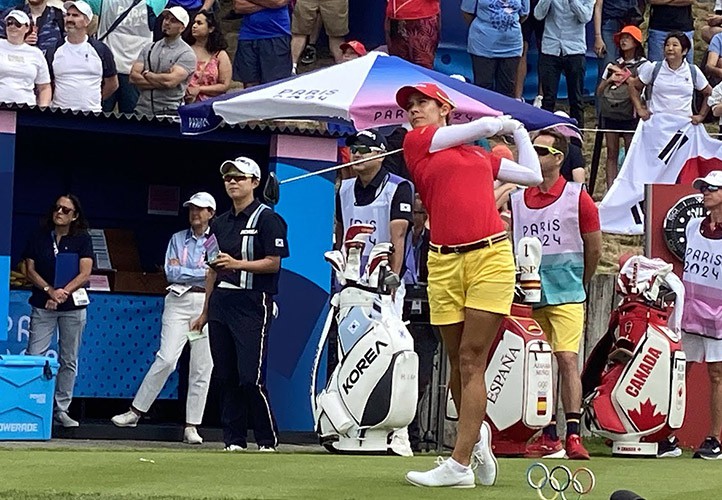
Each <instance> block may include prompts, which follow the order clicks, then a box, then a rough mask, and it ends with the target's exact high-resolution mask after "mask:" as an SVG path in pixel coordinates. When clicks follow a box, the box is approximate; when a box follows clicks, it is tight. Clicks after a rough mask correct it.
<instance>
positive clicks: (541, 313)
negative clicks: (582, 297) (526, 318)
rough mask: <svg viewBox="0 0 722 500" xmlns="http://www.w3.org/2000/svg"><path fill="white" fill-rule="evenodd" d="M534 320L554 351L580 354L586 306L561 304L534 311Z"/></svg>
mask: <svg viewBox="0 0 722 500" xmlns="http://www.w3.org/2000/svg"><path fill="white" fill-rule="evenodd" d="M532 316H533V318H534V319H535V320H536V322H537V323H539V326H541V329H542V330H544V334H545V335H546V338H547V341H549V343H550V344H551V345H552V351H554V352H560V351H566V352H576V353H579V345H580V343H581V340H582V333H583V332H584V304H560V305H558V306H545V307H541V308H539V309H534V312H533V314H532Z"/></svg>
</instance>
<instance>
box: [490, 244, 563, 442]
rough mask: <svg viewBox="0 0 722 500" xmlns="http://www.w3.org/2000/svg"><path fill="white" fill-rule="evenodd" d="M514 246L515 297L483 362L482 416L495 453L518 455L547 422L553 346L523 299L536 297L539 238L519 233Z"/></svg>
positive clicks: (538, 295)
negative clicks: (484, 365)
mask: <svg viewBox="0 0 722 500" xmlns="http://www.w3.org/2000/svg"><path fill="white" fill-rule="evenodd" d="M520 249H524V251H521V250H520ZM517 252H518V255H517V270H518V283H519V284H518V285H517V293H516V296H515V300H514V302H515V303H514V304H513V305H512V309H511V314H510V315H509V316H507V317H505V318H504V320H503V321H502V324H501V327H500V328H499V333H498V334H497V336H496V339H495V340H494V343H493V345H492V347H491V350H490V351H489V358H488V361H487V368H486V390H487V396H486V404H487V406H486V419H487V421H488V422H489V423H490V424H491V429H492V434H493V437H492V442H493V443H494V453H495V454H496V455H498V456H515V455H523V454H524V453H525V452H526V443H527V441H528V440H529V438H531V437H532V436H533V435H534V434H535V433H536V432H538V431H539V429H541V428H543V427H546V426H547V425H549V422H550V421H551V418H552V415H553V412H554V390H553V389H554V387H553V384H552V349H551V346H550V345H549V343H548V342H547V341H546V339H545V337H544V332H543V331H542V329H541V327H540V326H539V324H538V323H537V322H536V321H534V319H532V317H531V313H532V308H531V306H529V305H527V304H528V303H534V302H538V301H539V300H540V298H541V283H540V278H539V264H540V262H541V242H540V241H539V240H538V239H537V238H522V239H521V240H520V242H519V245H518V249H517ZM522 302H525V303H526V304H525V303H522Z"/></svg>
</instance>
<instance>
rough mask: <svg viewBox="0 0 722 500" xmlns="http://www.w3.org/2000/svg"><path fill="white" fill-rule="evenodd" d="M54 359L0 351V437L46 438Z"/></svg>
mask: <svg viewBox="0 0 722 500" xmlns="http://www.w3.org/2000/svg"><path fill="white" fill-rule="evenodd" d="M57 374H58V362H57V360H56V359H55V358H46V357H45V356H18V355H0V441H18V440H46V439H50V430H51V428H52V425H53V399H54V398H53V396H54V393H55V377H56V376H57Z"/></svg>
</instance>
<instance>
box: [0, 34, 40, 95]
mask: <svg viewBox="0 0 722 500" xmlns="http://www.w3.org/2000/svg"><path fill="white" fill-rule="evenodd" d="M44 83H50V73H49V72H48V63H47V62H46V61H45V57H43V53H42V52H41V51H40V49H38V48H37V47H32V46H30V45H28V44H26V43H23V44H21V45H13V44H11V43H10V42H8V41H7V40H5V39H0V102H8V103H17V104H28V105H30V106H34V105H35V104H36V100H35V85H41V84H44Z"/></svg>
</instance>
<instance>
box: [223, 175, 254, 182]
mask: <svg viewBox="0 0 722 500" xmlns="http://www.w3.org/2000/svg"><path fill="white" fill-rule="evenodd" d="M243 179H253V176H252V175H224V176H223V180H224V181H225V182H233V181H236V182H241V181H242V180H243Z"/></svg>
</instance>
